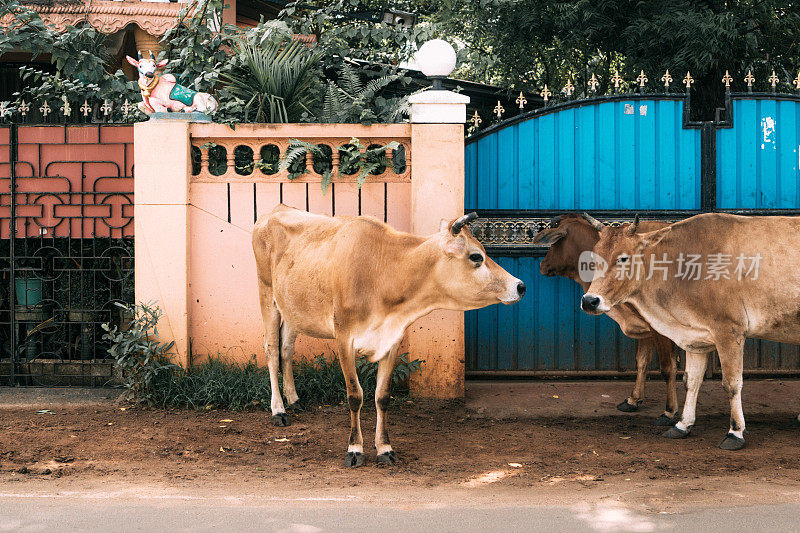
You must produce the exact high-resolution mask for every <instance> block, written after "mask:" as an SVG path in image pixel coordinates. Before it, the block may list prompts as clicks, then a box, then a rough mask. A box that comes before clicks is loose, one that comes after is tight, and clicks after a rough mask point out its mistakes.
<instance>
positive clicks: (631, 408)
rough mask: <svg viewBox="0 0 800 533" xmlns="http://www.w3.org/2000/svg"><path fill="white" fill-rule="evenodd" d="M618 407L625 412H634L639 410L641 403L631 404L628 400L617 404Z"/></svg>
mask: <svg viewBox="0 0 800 533" xmlns="http://www.w3.org/2000/svg"><path fill="white" fill-rule="evenodd" d="M617 409H619V410H620V411H622V412H623V413H633V412H634V411H638V410H639V404H638V403H637V404H635V405H634V404H630V403H628V400H625V401H623V402H622V403H620V404H618V405H617Z"/></svg>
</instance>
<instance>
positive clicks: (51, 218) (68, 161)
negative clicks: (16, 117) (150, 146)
mask: <svg viewBox="0 0 800 533" xmlns="http://www.w3.org/2000/svg"><path fill="white" fill-rule="evenodd" d="M17 138H18V143H17V164H16V170H17V180H16V185H17V187H16V197H15V198H16V205H17V208H16V229H17V234H16V235H17V237H35V236H39V235H41V236H44V237H53V236H55V237H71V238H92V237H115V238H119V237H131V236H133V126H130V125H81V126H18V135H17ZM10 149H11V145H10V127H9V126H4V127H0V238H4V239H7V238H9V237H10V234H11V231H10V230H11V225H10V217H11V179H10V177H11V172H10V171H11V165H10V163H9V161H10Z"/></svg>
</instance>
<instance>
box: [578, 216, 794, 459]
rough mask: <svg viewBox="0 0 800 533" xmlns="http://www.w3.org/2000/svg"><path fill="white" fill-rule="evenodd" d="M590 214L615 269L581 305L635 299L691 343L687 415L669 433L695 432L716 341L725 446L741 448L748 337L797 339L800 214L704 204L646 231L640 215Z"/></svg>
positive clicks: (598, 307)
mask: <svg viewBox="0 0 800 533" xmlns="http://www.w3.org/2000/svg"><path fill="white" fill-rule="evenodd" d="M588 220H589V221H590V222H592V223H593V225H595V227H597V228H598V230H600V240H599V241H598V243H597V245H596V246H595V247H594V252H595V253H596V254H597V255H599V256H600V257H602V258H603V259H604V260H606V261H607V262H608V264H609V269H608V271H607V272H606V273H605V275H604V276H602V277H601V276H595V279H594V280H593V281H592V284H591V286H590V287H589V290H588V291H587V293H586V294H585V295H584V296H583V299H582V300H581V307H582V308H583V309H584V311H586V312H588V313H592V314H599V313H604V312H608V311H609V310H610V309H612V308H614V307H615V306H618V305H620V304H622V303H629V304H631V305H633V306H634V307H635V308H636V310H637V311H638V312H639V313H640V314H641V315H642V317H644V319H645V320H647V322H648V323H649V324H650V325H651V326H652V327H653V328H654V329H655V330H656V331H658V332H659V333H661V334H662V335H666V336H667V337H669V338H670V339H672V340H673V341H674V342H675V343H676V344H677V345H678V346H680V347H681V348H683V349H684V350H686V388H687V394H686V402H685V404H684V408H683V414H682V417H681V420H680V421H679V422H678V423H677V424H675V427H673V428H671V429H670V430H668V431H667V432H666V433H665V434H664V435H665V436H666V437H670V438H683V437H686V436H688V435H689V432H690V430H691V428H692V426H693V425H694V422H695V405H696V403H697V394H698V392H699V390H700V385H701V384H702V382H703V374H704V373H705V368H706V361H707V359H708V354H709V353H710V352H711V351H713V350H714V349H716V350H717V352H718V353H719V360H720V365H721V367H722V385H723V387H724V388H725V391H726V392H727V394H728V396H729V398H730V408H731V419H730V429H729V431H728V433H727V435H726V436H725V438H724V439H723V440H722V442H721V443H720V445H719V446H720V448H723V449H726V450H738V449H740V448H743V447H744V445H745V441H744V428H745V423H744V413H743V411H742V396H741V392H742V367H743V358H744V341H745V339H746V338H756V339H766V340H770V341H775V342H788V343H791V344H800V269H798V268H797V262H798V258H800V255H798V254H800V218H797V217H743V216H736V215H729V214H723V213H707V214H702V215H696V216H693V217H691V218H688V219H686V220H683V221H681V222H677V223H675V224H672V225H671V226H667V227H665V228H662V229H660V230H656V231H653V232H649V233H641V234H637V233H636V231H635V229H636V228H635V224H634V225H632V226H631V227H630V228H609V227H606V226H603V225H602V223H600V222H598V221H596V220H594V219H592V218H591V217H588ZM698 265H699V266H698ZM635 271H639V272H640V274H636V272H635ZM648 278H649V279H648Z"/></svg>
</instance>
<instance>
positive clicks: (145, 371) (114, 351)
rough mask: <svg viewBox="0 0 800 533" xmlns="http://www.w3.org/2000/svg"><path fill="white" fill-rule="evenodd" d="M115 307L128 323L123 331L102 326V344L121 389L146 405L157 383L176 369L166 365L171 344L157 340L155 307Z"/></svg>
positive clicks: (118, 304)
mask: <svg viewBox="0 0 800 533" xmlns="http://www.w3.org/2000/svg"><path fill="white" fill-rule="evenodd" d="M116 305H117V306H119V307H121V308H122V309H123V313H124V315H126V316H127V317H128V318H129V320H130V321H129V323H128V324H127V327H124V328H123V327H117V326H111V324H110V323H107V324H103V325H102V326H101V327H102V328H103V330H104V331H105V332H106V333H105V334H104V335H103V340H105V341H108V342H109V343H110V344H111V347H110V348H109V349H108V353H109V354H111V356H112V357H113V358H114V359H115V361H116V366H117V368H118V369H119V370H120V371H121V376H122V383H123V385H124V386H125V387H126V388H127V389H129V390H130V391H131V393H132V394H133V396H134V397H136V398H138V399H139V400H141V401H144V402H148V403H149V402H150V401H151V397H152V395H153V394H154V388H155V385H156V383H157V379H158V378H159V377H160V376H163V375H165V374H169V373H171V372H176V371H177V370H178V369H179V368H180V367H178V366H176V365H174V364H172V363H170V362H169V357H168V355H167V352H168V351H169V349H170V348H172V345H173V344H174V343H172V342H170V343H162V342H159V340H158V319H159V318H161V309H159V308H158V307H156V306H154V305H153V304H142V305H136V306H133V305H127V304H121V303H116Z"/></svg>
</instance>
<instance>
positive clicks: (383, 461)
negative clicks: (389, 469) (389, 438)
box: [378, 450, 397, 465]
mask: <svg viewBox="0 0 800 533" xmlns="http://www.w3.org/2000/svg"><path fill="white" fill-rule="evenodd" d="M396 462H397V454H396V453H394V450H389V451H388V452H385V453H382V454H380V455H379V456H378V464H379V465H393V464H395V463H396Z"/></svg>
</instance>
